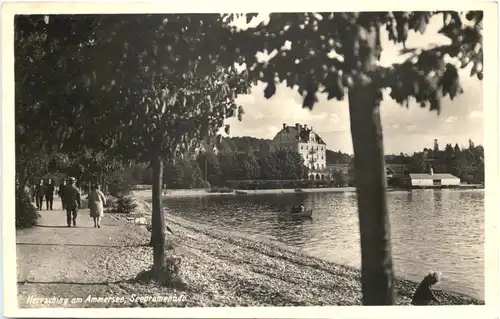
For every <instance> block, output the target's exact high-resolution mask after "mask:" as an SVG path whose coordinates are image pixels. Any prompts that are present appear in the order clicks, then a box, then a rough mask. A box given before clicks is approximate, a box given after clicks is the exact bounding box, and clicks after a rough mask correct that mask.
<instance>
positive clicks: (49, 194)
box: [32, 177, 106, 228]
mask: <svg viewBox="0 0 500 319" xmlns="http://www.w3.org/2000/svg"><path fill="white" fill-rule="evenodd" d="M75 183H76V179H75V178H74V177H70V178H68V180H67V182H66V179H63V180H62V182H61V184H60V185H59V187H58V190H57V194H58V195H59V197H60V198H61V203H62V209H63V210H64V211H66V223H67V226H68V227H71V226H73V227H76V219H77V217H78V210H79V209H81V208H82V200H81V193H80V190H79V189H78V188H77V187H76V185H75ZM54 193H55V185H54V183H53V181H52V179H50V178H49V179H48V180H47V183H44V181H43V180H40V183H39V184H38V185H37V186H36V187H35V189H34V192H33V195H32V197H33V198H32V200H33V201H34V200H36V207H37V209H38V210H42V208H43V200H44V198H45V201H46V208H47V210H49V209H50V210H53V202H54ZM87 200H88V208H89V209H90V217H91V218H92V219H93V220H94V227H98V228H101V219H102V217H103V216H104V206H105V205H106V196H104V194H103V192H102V191H101V190H100V187H99V185H92V186H91V188H90V192H89V194H88V196H87Z"/></svg>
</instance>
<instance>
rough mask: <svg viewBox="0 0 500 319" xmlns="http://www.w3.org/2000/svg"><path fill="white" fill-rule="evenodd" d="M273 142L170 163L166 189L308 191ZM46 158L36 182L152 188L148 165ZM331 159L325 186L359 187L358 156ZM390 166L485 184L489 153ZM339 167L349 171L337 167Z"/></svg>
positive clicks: (225, 144)
mask: <svg viewBox="0 0 500 319" xmlns="http://www.w3.org/2000/svg"><path fill="white" fill-rule="evenodd" d="M270 142H271V141H270V140H266V139H258V138H253V137H233V138H223V139H222V140H221V143H219V144H218V145H212V146H215V147H216V148H217V151H216V152H214V151H213V150H208V151H206V152H199V153H194V154H185V155H184V156H179V157H178V158H176V159H175V160H173V161H169V162H166V163H165V164H164V174H163V185H164V186H165V187H166V188H169V189H190V188H210V187H212V188H214V187H226V186H228V181H233V182H232V183H230V185H232V186H235V185H236V187H235V188H251V187H258V188H273V187H274V188H276V187H284V188H286V186H287V185H289V184H290V183H286V184H283V183H278V182H279V181H293V180H296V181H297V183H296V184H295V185H291V186H290V187H299V186H300V187H307V186H308V184H307V183H299V181H300V180H307V179H308V173H309V170H308V168H307V167H306V166H305V165H304V164H303V159H302V157H301V155H300V154H299V153H297V152H294V151H291V150H286V149H283V150H279V151H272V150H271V147H270ZM42 159H43V160H42V161H39V162H38V165H37V167H36V169H35V170H34V171H33V173H34V174H35V175H34V176H32V180H33V182H35V183H36V182H37V180H39V178H52V179H54V180H56V181H58V179H60V178H62V177H63V176H75V177H77V179H78V181H79V183H80V184H82V185H88V184H90V183H99V184H101V185H105V188H106V190H107V191H108V192H110V193H112V194H113V195H118V194H120V193H124V192H126V189H128V188H129V186H131V185H136V184H145V185H151V183H152V181H153V174H152V170H151V168H150V167H149V166H148V165H147V164H143V163H137V162H126V161H119V160H116V159H115V160H110V158H108V157H106V156H105V154H104V153H103V152H98V151H92V150H91V149H85V150H84V151H82V152H81V153H72V154H63V153H54V154H52V155H47V156H45V157H43V158H42ZM326 159H327V163H328V164H342V165H337V166H335V165H333V168H331V169H330V170H331V179H330V180H329V181H327V182H324V183H323V184H325V185H328V186H355V170H354V165H353V157H352V155H350V154H347V153H343V152H341V151H332V150H327V152H326ZM386 163H387V164H389V165H391V164H392V166H393V167H394V166H397V165H401V167H402V170H403V171H406V172H408V173H425V172H427V171H428V166H429V165H432V167H433V169H434V172H436V173H450V174H453V175H455V176H457V177H460V178H461V179H462V181H463V182H470V183H483V182H484V148H483V146H481V145H475V144H474V142H473V141H469V145H468V146H462V147H460V146H459V145H458V144H455V146H452V144H446V146H445V147H444V149H441V148H440V146H439V144H438V141H437V140H436V141H435V142H434V146H433V147H432V148H425V149H423V150H422V151H420V152H415V153H414V154H412V155H408V154H403V153H401V154H399V155H386ZM338 166H344V169H338V168H335V167H338ZM401 173H403V172H401ZM234 181H236V183H235V182H234ZM237 181H241V182H240V183H238V182H237ZM248 181H252V182H251V183H249V182H248ZM265 181H269V183H266V182H265ZM320 184H321V183H320ZM279 185H280V186H279ZM310 186H312V184H311V185H310Z"/></svg>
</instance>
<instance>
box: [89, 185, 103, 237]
mask: <svg viewBox="0 0 500 319" xmlns="http://www.w3.org/2000/svg"><path fill="white" fill-rule="evenodd" d="M88 203H89V208H90V217H92V218H93V219H94V227H99V228H101V218H102V217H103V216H104V206H105V205H106V197H105V196H104V194H103V193H102V192H101V189H100V187H99V185H92V187H91V189H90V193H89V197H88Z"/></svg>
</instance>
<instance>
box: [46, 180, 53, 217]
mask: <svg viewBox="0 0 500 319" xmlns="http://www.w3.org/2000/svg"><path fill="white" fill-rule="evenodd" d="M54 191H55V185H54V183H53V182H52V179H51V178H49V180H48V181H47V185H45V205H46V207H47V210H49V209H50V210H52V204H53V203H54Z"/></svg>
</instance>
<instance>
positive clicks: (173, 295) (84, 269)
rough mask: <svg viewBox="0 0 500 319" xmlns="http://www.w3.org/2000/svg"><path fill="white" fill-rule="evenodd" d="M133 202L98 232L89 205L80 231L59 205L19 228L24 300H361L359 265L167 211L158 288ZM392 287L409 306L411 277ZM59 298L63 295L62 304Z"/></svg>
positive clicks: (36, 303)
mask: <svg viewBox="0 0 500 319" xmlns="http://www.w3.org/2000/svg"><path fill="white" fill-rule="evenodd" d="M136 201H137V204H138V205H137V208H136V209H135V211H134V212H133V213H132V214H128V215H116V214H106V215H105V218H104V220H103V223H102V225H103V228H100V229H99V228H94V227H93V223H92V221H91V219H90V217H89V212H88V210H87V209H84V210H81V211H80V215H79V218H78V224H77V227H76V228H67V227H66V225H65V215H64V213H63V211H61V210H57V211H42V212H41V216H42V217H41V218H40V220H39V225H38V226H37V227H35V228H33V229H25V230H21V231H18V236H17V256H18V260H17V262H18V269H19V271H18V287H19V294H20V297H19V301H20V306H21V307H47V306H49V307H61V306H62V307H133V306H140V307H183V306H189V307H194V306H212V307H214V306H320V305H360V304H361V285H360V275H359V271H357V270H355V269H352V268H348V267H344V266H340V265H336V264H333V263H328V262H325V261H321V260H318V259H315V258H310V257H307V256H304V255H301V254H299V253H297V252H294V251H292V250H289V249H285V248H283V247H279V246H276V245H273V244H272V243H262V242H257V241H255V240H252V238H247V237H245V236H243V235H241V234H238V235H236V234H228V233H225V232H218V231H216V230H213V229H209V228H206V227H202V226H200V225H197V224H195V223H192V222H189V221H186V220H184V219H181V218H178V217H173V216H169V214H167V216H169V217H168V218H167V225H168V226H169V227H170V228H171V229H172V230H173V233H174V235H169V236H168V244H167V247H168V248H169V251H168V252H167V256H169V258H168V261H169V262H167V266H168V271H169V272H170V273H175V274H176V275H175V276H173V277H171V276H168V275H167V276H165V281H164V282H163V283H161V284H159V283H156V282H150V281H149V280H148V273H147V271H146V270H148V269H150V268H151V266H152V260H153V258H152V249H151V248H150V247H147V246H145V244H147V243H148V241H149V237H150V234H149V232H148V231H147V227H143V226H138V225H136V224H137V223H140V224H146V225H147V222H148V220H149V216H148V215H149V213H150V207H149V206H150V205H149V204H148V203H146V202H144V201H142V200H140V199H136ZM57 207H59V206H57ZM166 273H168V272H166ZM173 279H176V280H173ZM179 279H180V280H179ZM396 287H397V290H398V298H397V302H398V304H400V305H408V304H409V303H410V299H411V296H412V294H413V292H414V290H415V288H416V285H415V283H413V282H409V281H405V280H400V279H398V280H397V282H396ZM436 293H437V295H438V297H439V298H440V299H441V300H442V302H443V303H444V304H448V305H456V304H461V305H463V304H483V302H481V301H478V300H475V299H471V298H468V297H464V296H460V295H458V294H452V293H446V292H439V291H437V292H436ZM52 297H55V298H54V299H53V301H54V303H53V304H48V305H41V304H40V300H37V299H34V298H52ZM106 297H108V299H105V298H106ZM57 298H67V302H66V304H64V300H62V301H61V300H57ZM74 298H81V299H80V300H79V299H74ZM112 298H114V299H112ZM57 302H59V303H57ZM61 303H62V304H61Z"/></svg>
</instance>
